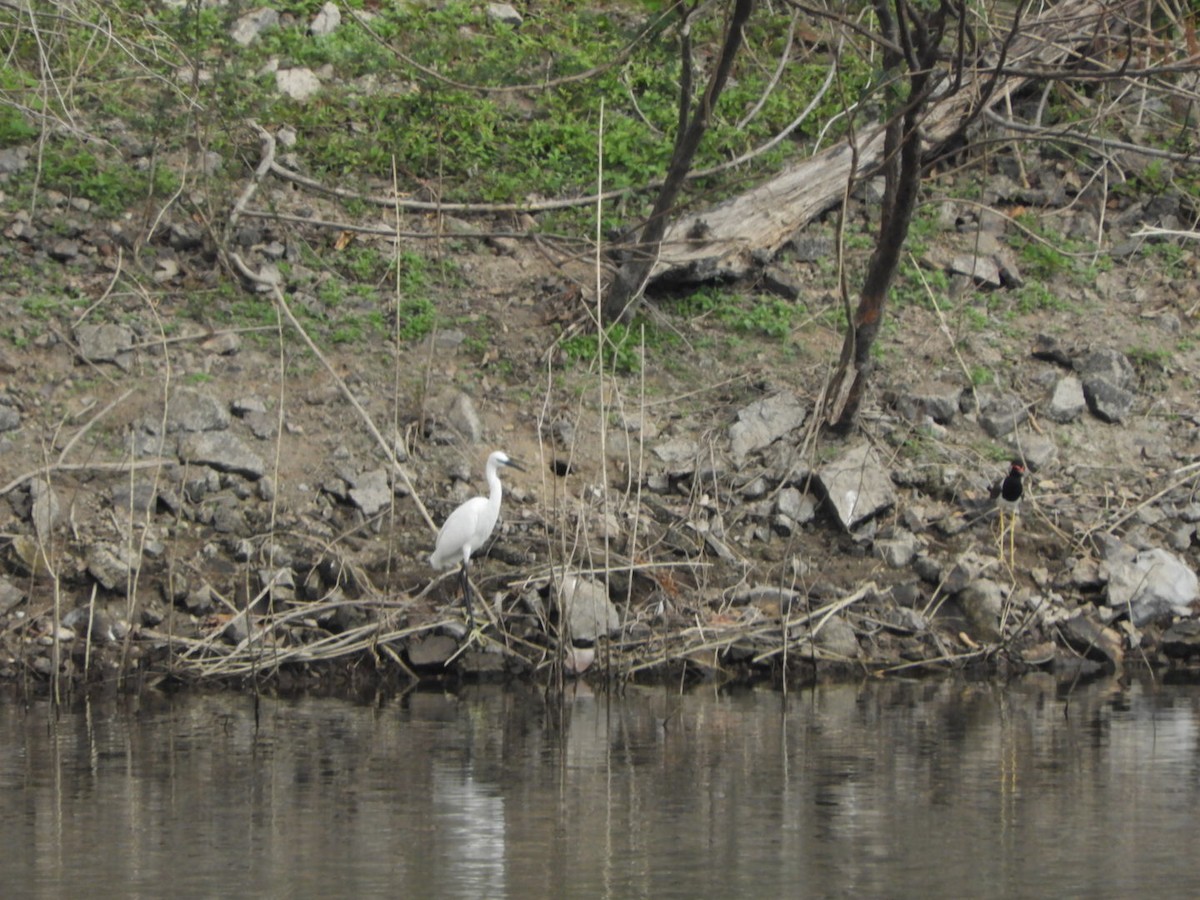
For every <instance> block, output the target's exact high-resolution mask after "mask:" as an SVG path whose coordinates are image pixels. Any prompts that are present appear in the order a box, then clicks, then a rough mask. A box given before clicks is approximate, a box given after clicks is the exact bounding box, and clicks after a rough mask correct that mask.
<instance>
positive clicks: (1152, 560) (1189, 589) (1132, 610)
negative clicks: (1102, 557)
mask: <svg viewBox="0 0 1200 900" xmlns="http://www.w3.org/2000/svg"><path fill="white" fill-rule="evenodd" d="M1105 565H1106V567H1107V569H1108V590H1107V593H1106V597H1105V602H1106V603H1107V604H1108V605H1109V606H1112V607H1117V608H1118V609H1123V610H1127V611H1128V612H1129V618H1130V619H1131V621H1132V622H1133V624H1134V625H1136V626H1138V627H1141V626H1142V625H1145V624H1146V623H1147V622H1153V621H1156V620H1159V619H1163V618H1168V617H1170V616H1191V615H1193V614H1194V610H1193V609H1192V604H1193V603H1194V602H1195V601H1196V599H1197V596H1200V584H1198V582H1197V578H1196V573H1195V572H1194V571H1193V570H1192V569H1191V567H1190V566H1188V565H1187V563H1185V562H1184V561H1183V560H1181V559H1180V558H1179V557H1178V556H1176V555H1175V554H1173V553H1171V552H1170V551H1168V550H1164V549H1162V548H1161V547H1155V548H1153V549H1151V550H1142V551H1141V552H1139V553H1137V554H1136V555H1135V556H1134V557H1133V559H1132V560H1129V559H1127V558H1126V557H1125V556H1124V555H1121V554H1118V555H1116V557H1115V558H1114V559H1111V560H1106V561H1105Z"/></svg>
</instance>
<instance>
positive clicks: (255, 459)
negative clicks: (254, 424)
mask: <svg viewBox="0 0 1200 900" xmlns="http://www.w3.org/2000/svg"><path fill="white" fill-rule="evenodd" d="M179 458H180V460H182V461H183V462H185V463H190V464H192V465H201V466H211V467H212V468H214V469H217V470H218V471H221V472H235V473H237V474H239V475H245V476H246V477H247V478H261V477H262V476H263V474H264V473H265V472H266V466H265V465H264V464H263V461H262V458H261V457H260V456H259V455H258V454H257V453H255V452H254V451H252V450H251V449H250V448H249V447H247V446H246V445H245V444H244V443H242V441H241V440H239V439H238V438H237V437H235V436H234V435H232V434H230V433H229V432H227V431H203V432H199V433H196V434H189V435H187V436H186V437H184V438H183V439H182V440H181V441H180V442H179Z"/></svg>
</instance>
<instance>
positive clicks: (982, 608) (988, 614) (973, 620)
mask: <svg viewBox="0 0 1200 900" xmlns="http://www.w3.org/2000/svg"><path fill="white" fill-rule="evenodd" d="M958 605H959V606H960V607H962V611H963V616H964V617H965V618H966V620H967V624H968V625H969V626H970V628H971V634H972V636H974V637H975V638H976V639H977V640H979V641H983V642H992V641H997V640H999V639H1000V616H1001V614H1002V612H1003V610H1004V589H1003V588H1002V587H1000V585H998V584H997V583H996V582H994V581H992V580H991V579H990V578H978V579H976V580H974V581H972V582H971V583H970V584H968V585H967V586H966V587H965V588H963V589H962V590H961V591H959V592H958Z"/></svg>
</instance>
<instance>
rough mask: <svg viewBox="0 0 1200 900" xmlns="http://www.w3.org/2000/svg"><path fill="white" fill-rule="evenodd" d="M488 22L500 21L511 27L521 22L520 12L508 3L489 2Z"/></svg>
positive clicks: (517, 25)
mask: <svg viewBox="0 0 1200 900" xmlns="http://www.w3.org/2000/svg"><path fill="white" fill-rule="evenodd" d="M487 17H488V21H489V22H501V23H503V24H505V25H509V26H511V27H513V28H517V27H519V26H520V24H521V21H522V20H521V14H520V13H519V12H517V11H516V9H514V8H513V7H512V6H511V5H510V4H508V3H489V4H488V5H487Z"/></svg>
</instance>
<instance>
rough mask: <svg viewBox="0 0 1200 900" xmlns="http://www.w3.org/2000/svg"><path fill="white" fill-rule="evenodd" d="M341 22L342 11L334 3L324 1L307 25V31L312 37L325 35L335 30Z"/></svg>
mask: <svg viewBox="0 0 1200 900" xmlns="http://www.w3.org/2000/svg"><path fill="white" fill-rule="evenodd" d="M341 24H342V12H341V10H339V9H338V5H337V4H336V3H326V4H325V5H324V6H322V7H321V8H320V9H319V10H318V11H317V14H316V16H315V17H314V18H313V20H312V24H310V25H309V26H308V32H309V34H311V35H312V36H313V37H327V36H329V35H331V34H333V33H334V32H335V31H337V29H338V26H339V25H341Z"/></svg>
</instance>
